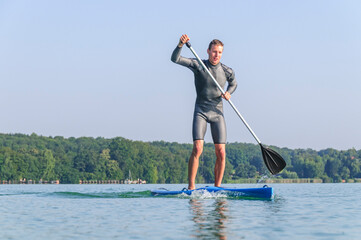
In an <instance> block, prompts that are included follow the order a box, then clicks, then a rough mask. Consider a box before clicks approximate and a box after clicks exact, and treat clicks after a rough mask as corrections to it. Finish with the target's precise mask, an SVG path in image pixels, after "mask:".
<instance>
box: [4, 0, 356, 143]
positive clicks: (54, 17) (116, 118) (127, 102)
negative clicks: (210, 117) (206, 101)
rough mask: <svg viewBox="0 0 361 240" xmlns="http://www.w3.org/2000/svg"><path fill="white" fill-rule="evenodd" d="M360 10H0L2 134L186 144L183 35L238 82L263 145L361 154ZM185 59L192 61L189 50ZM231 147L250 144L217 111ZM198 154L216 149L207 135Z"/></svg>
mask: <svg viewBox="0 0 361 240" xmlns="http://www.w3.org/2000/svg"><path fill="white" fill-rule="evenodd" d="M360 9H361V1H357V0H354V1H351V0H342V1H341V0H316V1H314V0H305V1H296V0H274V1H268V0H259V1H254V0H240V1H230V0H225V1H213V0H207V1H202V0H200V1H193V2H192V1H185V2H179V1H166V0H164V1H162V0H154V1H146V0H136V1H130V0H129V1H126V0H124V1H115V0H114V1H110V0H105V1H94V0H77V1H71V0H62V1H60V0H54V1H47V0H43V1H42V0H33V1H27V0H18V1H17V0H0V91H1V94H0V132H1V133H24V134H31V133H36V134H38V135H42V136H53V137H54V136H64V137H66V138H67V137H82V136H85V137H104V138H113V137H124V138H127V139H130V140H134V141H138V140H140V141H167V142H179V143H192V134H191V125H192V117H193V110H194V102H195V98H196V93H195V88H194V78H193V74H192V72H191V71H190V70H189V69H187V68H184V67H182V66H180V65H176V64H174V63H172V62H171V61H170V56H171V54H172V51H173V49H174V48H175V47H176V45H177V43H178V41H179V38H180V36H181V34H184V33H186V34H188V36H189V37H190V42H191V43H192V46H193V48H194V50H195V51H196V52H197V53H198V55H199V56H200V57H201V58H203V59H206V58H207V57H208V56H207V52H206V49H207V47H208V44H209V42H210V41H211V40H212V39H214V38H217V39H220V40H221V41H222V42H223V43H224V44H225V45H224V51H223V56H222V59H221V62H222V63H224V64H226V65H227V66H229V67H231V68H232V69H233V70H234V71H235V74H236V79H237V82H238V88H237V90H236V91H235V92H234V94H232V98H231V100H232V101H233V103H234V105H235V106H236V107H237V108H238V110H239V111H240V113H241V114H242V116H243V117H244V118H245V119H246V121H247V122H248V124H249V125H250V126H251V128H252V129H253V131H254V132H255V133H256V135H257V137H258V138H259V139H260V140H261V142H262V143H264V144H266V145H273V146H278V147H286V148H290V149H298V148H303V149H306V148H311V149H315V150H321V149H326V148H335V149H338V150H347V149H351V148H355V149H357V150H359V149H361V121H360V120H361V107H360V103H361V94H360V93H361V14H360ZM182 55H183V56H184V57H193V56H192V54H191V52H190V51H189V49H187V48H186V47H184V48H183V50H182ZM224 112H225V118H226V123H227V134H228V138H227V141H228V142H246V143H255V144H256V143H257V142H256V141H255V140H254V138H253V137H252V135H251V134H250V133H249V132H248V130H247V129H246V127H245V126H244V124H243V123H242V122H241V120H240V119H239V118H238V116H237V115H236V114H235V113H234V111H233V109H232V108H231V107H230V106H229V105H228V104H227V103H224ZM205 141H206V142H212V140H211V135H210V133H209V128H208V132H207V135H206V138H205Z"/></svg>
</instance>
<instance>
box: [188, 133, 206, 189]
mask: <svg viewBox="0 0 361 240" xmlns="http://www.w3.org/2000/svg"><path fill="white" fill-rule="evenodd" d="M203 142H204V141H203V140H195V141H194V142H193V150H192V154H191V156H190V158H189V161H188V189H195V188H196V183H195V182H196V176H197V171H198V165H199V157H200V156H201V154H202V151H203Z"/></svg>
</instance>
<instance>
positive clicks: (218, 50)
mask: <svg viewBox="0 0 361 240" xmlns="http://www.w3.org/2000/svg"><path fill="white" fill-rule="evenodd" d="M222 52H223V47H222V46H221V45H212V47H211V50H209V49H207V53H208V60H209V62H210V63H211V64H212V65H217V64H218V63H219V61H221V57H222Z"/></svg>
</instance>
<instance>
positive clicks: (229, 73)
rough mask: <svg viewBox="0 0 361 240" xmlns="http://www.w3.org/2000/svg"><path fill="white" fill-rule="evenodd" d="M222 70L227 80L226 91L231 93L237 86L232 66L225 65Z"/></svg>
mask: <svg viewBox="0 0 361 240" xmlns="http://www.w3.org/2000/svg"><path fill="white" fill-rule="evenodd" d="M224 67H225V66H224ZM224 72H225V74H226V78H227V82H228V86H227V92H229V93H230V94H232V93H233V92H234V91H235V90H236V88H237V81H236V77H235V74H234V71H233V69H232V68H229V67H225V68H224Z"/></svg>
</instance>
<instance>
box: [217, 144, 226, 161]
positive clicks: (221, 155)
mask: <svg viewBox="0 0 361 240" xmlns="http://www.w3.org/2000/svg"><path fill="white" fill-rule="evenodd" d="M215 148H216V156H217V159H222V160H225V159H226V148H225V146H224V144H216V146H215Z"/></svg>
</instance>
